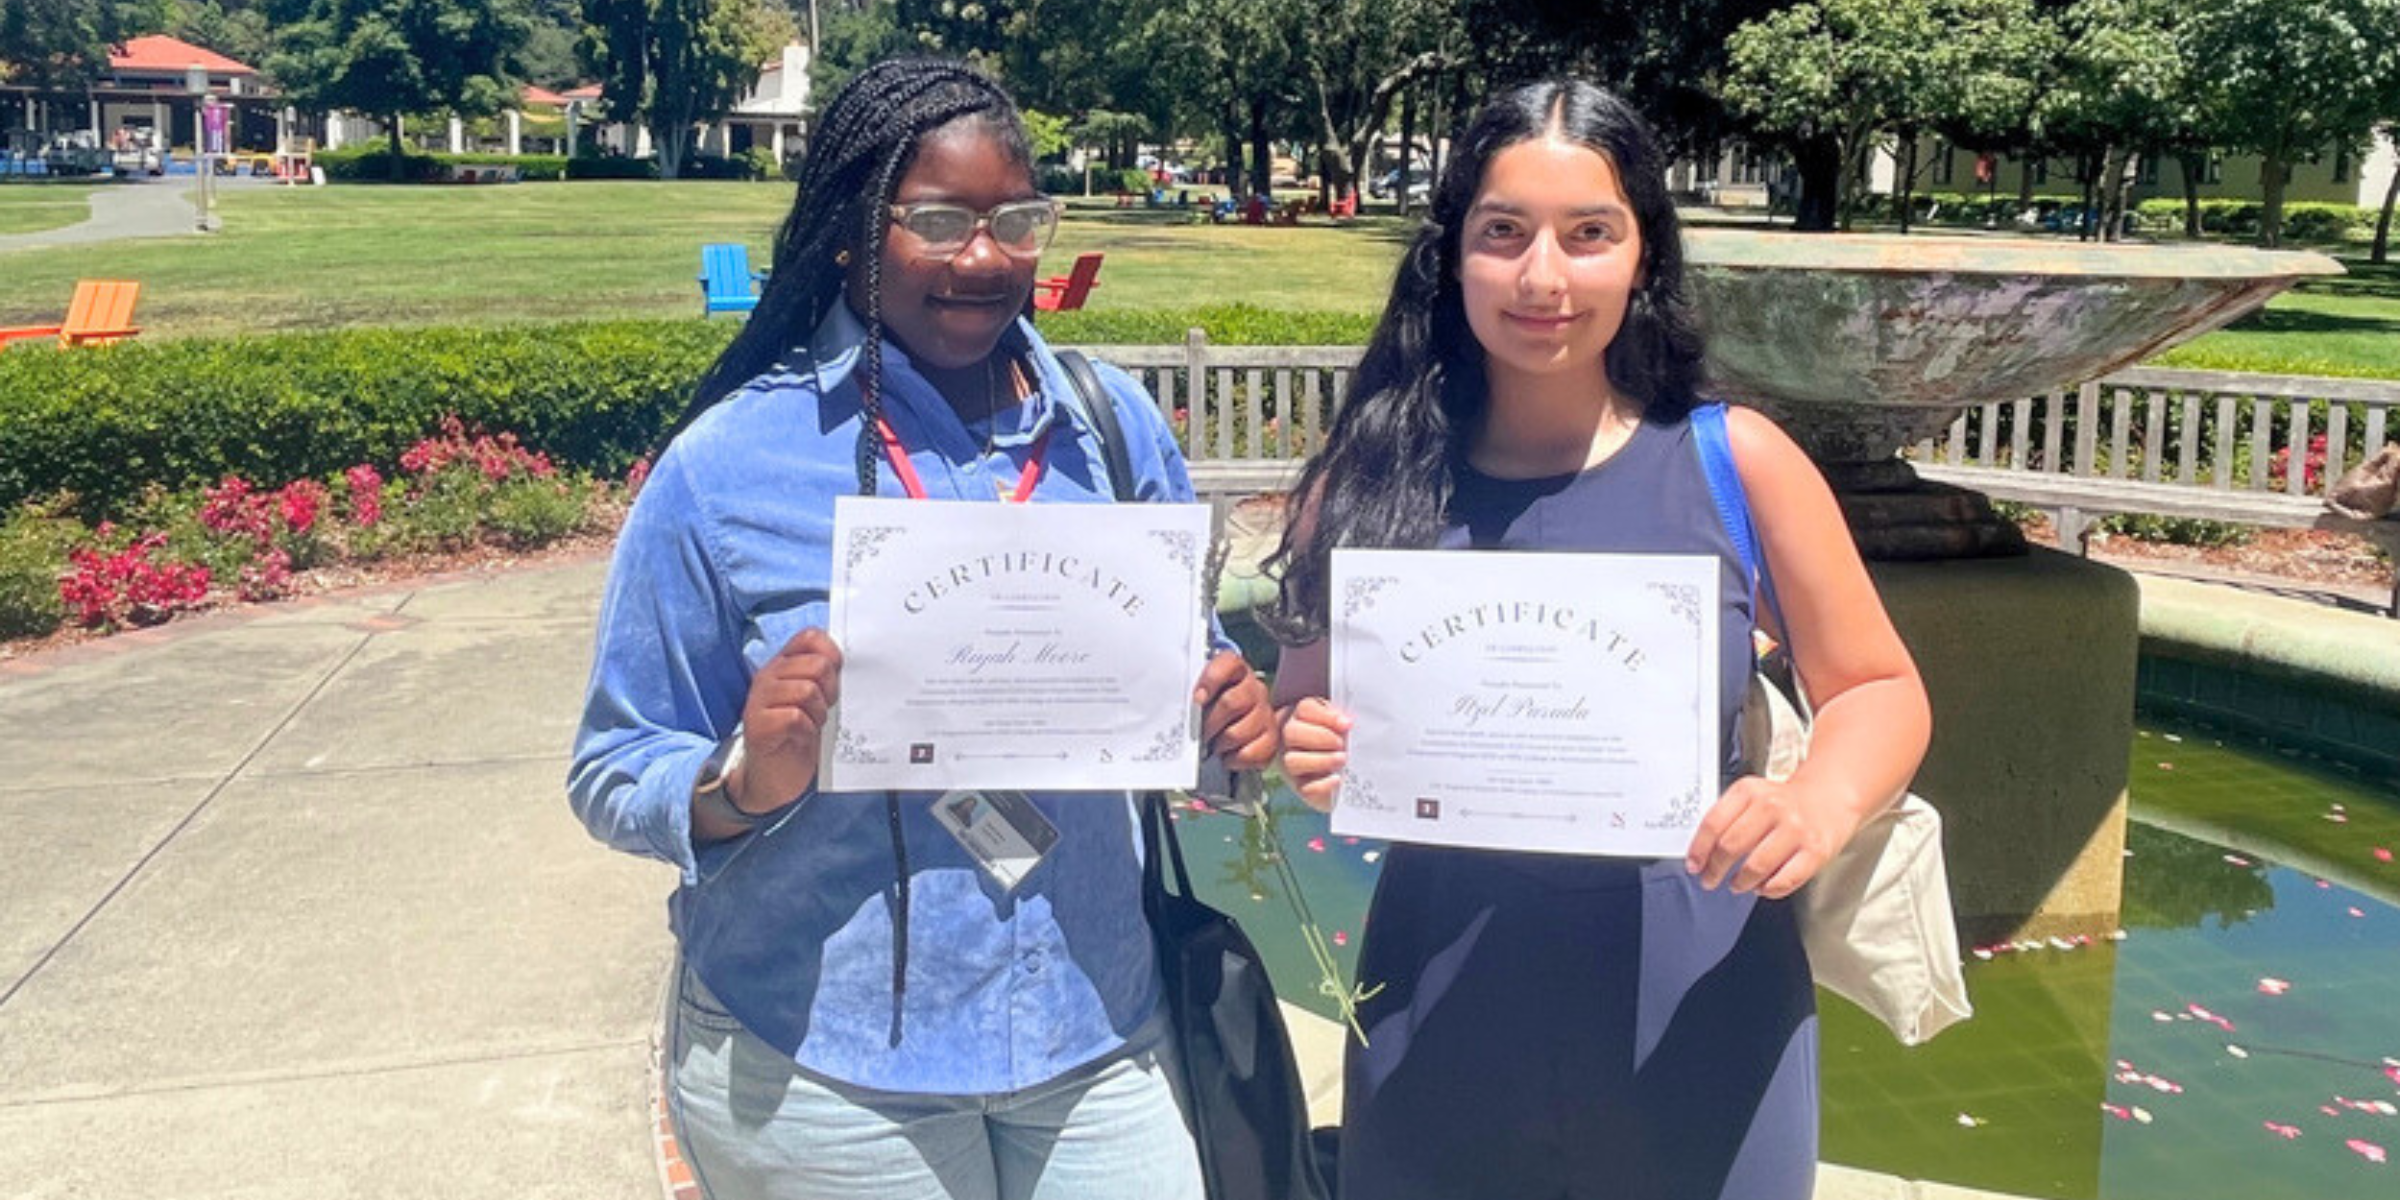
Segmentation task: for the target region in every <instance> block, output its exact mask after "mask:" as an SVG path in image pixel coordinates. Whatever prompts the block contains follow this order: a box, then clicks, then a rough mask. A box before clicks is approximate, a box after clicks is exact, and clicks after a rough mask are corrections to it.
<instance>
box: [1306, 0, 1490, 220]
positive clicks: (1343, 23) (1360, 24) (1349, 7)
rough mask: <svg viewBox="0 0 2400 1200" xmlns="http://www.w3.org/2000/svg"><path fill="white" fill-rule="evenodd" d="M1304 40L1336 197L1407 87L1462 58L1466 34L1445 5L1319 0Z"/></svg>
mask: <svg viewBox="0 0 2400 1200" xmlns="http://www.w3.org/2000/svg"><path fill="white" fill-rule="evenodd" d="M1304 28H1305V31H1306V36H1304V37H1303V38H1301V39H1300V45H1299V58H1300V62H1301V64H1302V66H1303V67H1304V69H1305V70H1306V72H1307V78H1308V80H1309V84H1310V87H1309V94H1308V107H1309V109H1310V116H1311V117H1312V118H1313V121H1312V123H1313V124H1314V126H1315V136H1316V138H1317V140H1318V155H1319V163H1320V170H1319V175H1320V176H1321V178H1322V179H1323V181H1324V187H1325V189H1326V190H1327V191H1328V192H1329V193H1332V194H1339V193H1341V192H1342V191H1344V190H1345V189H1347V188H1348V187H1350V186H1351V185H1352V184H1353V183H1354V182H1355V181H1356V180H1357V178H1358V175H1359V172H1360V170H1361V169H1362V164H1364V163H1365V162H1366V158H1367V151H1368V149H1369V147H1370V146H1372V145H1373V144H1374V141H1375V138H1376V136H1377V135H1379V134H1381V133H1382V132H1383V128H1384V125H1385V124H1386V123H1387V122H1388V121H1389V120H1390V118H1391V114H1392V104H1393V102H1394V101H1396V100H1397V99H1399V97H1400V93H1401V91H1402V89H1404V88H1406V87H1408V86H1409V85H1410V84H1412V83H1415V82H1416V81H1418V80H1420V79H1425V78H1429V77H1431V76H1433V75H1435V74H1437V73H1439V72H1441V71H1443V70H1444V69H1447V68H1449V67H1451V66H1453V65H1456V64H1458V63H1460V62H1462V61H1464V59H1465V57H1466V51H1465V44H1464V43H1465V30H1464V28H1463V27H1462V26H1460V25H1459V24H1458V23H1457V15H1456V10H1455V7H1454V5H1453V4H1451V3H1448V2H1446V0H1316V3H1315V4H1314V5H1313V7H1312V9H1311V10H1310V11H1309V13H1308V19H1307V24H1306V25H1305V26H1304Z"/></svg>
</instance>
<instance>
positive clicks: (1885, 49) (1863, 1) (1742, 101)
mask: <svg viewBox="0 0 2400 1200" xmlns="http://www.w3.org/2000/svg"><path fill="white" fill-rule="evenodd" d="M1942 16H1943V14H1942V13H1940V12H1939V11H1937V7H1936V4H1935V2H1934V0H1815V2H1812V3H1807V4H1800V5H1796V6H1794V7H1792V8H1788V9H1784V10H1783V11H1781V12H1776V13H1771V14H1769V15H1767V16H1765V17H1763V18H1760V19H1759V20H1756V21H1753V22H1751V23H1749V24H1747V25H1744V26H1742V27H1741V28H1740V29H1737V30H1735V31H1734V33H1733V38H1732V41H1731V44H1730V45H1729V46H1728V48H1727V49H1728V53H1729V57H1730V67H1729V70H1728V72H1727V74H1726V78H1725V86H1724V93H1725V99H1726V102H1727V103H1728V104H1730V105H1731V106H1732V107H1733V109H1734V111H1735V112H1737V113H1739V114H1741V115H1742V116H1744V117H1746V118H1747V119H1748V120H1749V121H1750V123H1751V124H1752V126H1753V127H1754V128H1756V129H1757V130H1758V131H1759V132H1761V133H1763V134H1765V135H1766V136H1768V137H1770V138H1773V139H1775V140H1777V141H1779V142H1781V143H1782V144H1784V145H1785V146H1787V147H1789V148H1790V149H1791V151H1792V154H1793V157H1794V159H1795V160H1797V162H1798V163H1799V166H1800V170H1801V174H1802V187H1803V193H1802V204H1801V211H1800V214H1799V216H1798V218H1797V220H1796V221H1795V224H1796V226H1797V227H1798V228H1801V229H1816V230H1825V229H1831V228H1833V227H1834V225H1835V223H1836V222H1837V220H1839V219H1842V214H1845V213H1847V211H1848V210H1849V207H1850V204H1849V201H1850V197H1851V191H1852V189H1853V187H1854V186H1855V181H1856V180H1857V179H1858V178H1859V177H1860V176H1861V175H1862V174H1863V173H1864V170H1865V166H1866V161H1867V155H1868V154H1869V152H1871V151H1872V150H1873V149H1874V147H1875V144H1876V138H1877V135H1878V134H1879V133H1880V132H1881V131H1883V130H1884V129H1886V128H1889V127H1891V126H1893V125H1895V124H1898V125H1901V126H1903V127H1906V128H1910V129H1914V128H1916V127H1917V126H1918V125H1920V124H1923V123H1927V122H1929V121H1930V119H1931V118H1932V117H1934V116H1935V115H1936V114H1935V113H1934V112H1933V110H1932V105H1931V104H1930V103H1929V101H1928V98H1927V91H1928V88H1929V86H1930V85H1931V82H1932V80H1933V78H1934V75H1935V71H1936V68H1937V66H1938V65H1939V62H1938V52H1939V48H1940V46H1941V43H1942V41H1943V39H1944V38H1945V37H1946V36H1948V33H1949V31H1948V30H1946V29H1945V28H1944V26H1943V25H1942V23H1941V22H1942Z"/></svg>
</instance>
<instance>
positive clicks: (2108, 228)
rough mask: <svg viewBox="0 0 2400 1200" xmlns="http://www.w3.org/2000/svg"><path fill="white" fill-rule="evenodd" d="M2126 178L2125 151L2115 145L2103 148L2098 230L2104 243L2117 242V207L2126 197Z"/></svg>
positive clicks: (2099, 181) (2101, 153)
mask: <svg viewBox="0 0 2400 1200" xmlns="http://www.w3.org/2000/svg"><path fill="white" fill-rule="evenodd" d="M2124 177H2125V152H2124V150H2122V149H2120V148H2119V147H2117V146H2114V145H2110V146H2106V147H2103V148H2102V149H2101V151H2100V177H2099V180H2098V183H2099V188H2100V228H2099V230H2098V234H2099V238H2100V240H2101V241H2103V242H2113V241H2115V240H2117V224H2118V222H2117V216H2118V213H2117V205H2118V204H2119V203H2120V202H2121V200H2122V197H2123V195H2124V191H2123V188H2122V186H2121V185H2122V183H2123V181H2124Z"/></svg>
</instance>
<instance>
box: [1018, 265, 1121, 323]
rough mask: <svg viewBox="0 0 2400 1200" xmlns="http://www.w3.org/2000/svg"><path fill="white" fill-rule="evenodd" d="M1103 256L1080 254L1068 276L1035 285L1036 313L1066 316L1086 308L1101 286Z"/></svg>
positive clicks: (1034, 300)
mask: <svg viewBox="0 0 2400 1200" xmlns="http://www.w3.org/2000/svg"><path fill="white" fill-rule="evenodd" d="M1103 257H1105V256H1104V255H1099V254H1078V255H1076V256H1075V266H1074V268H1073V269H1072V270H1069V271H1068V272H1067V273H1066V274H1064V275H1053V276H1051V277H1050V278H1048V279H1036V280H1034V281H1033V307H1034V311H1036V312H1065V311H1067V310H1069V309H1076V308H1082V307H1083V302H1084V300H1085V298H1087V297H1089V296H1090V295H1091V294H1092V289H1093V288H1096V287H1099V286H1100V260H1101V259H1102V258H1103Z"/></svg>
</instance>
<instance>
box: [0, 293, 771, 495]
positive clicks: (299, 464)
mask: <svg viewBox="0 0 2400 1200" xmlns="http://www.w3.org/2000/svg"><path fill="white" fill-rule="evenodd" d="M733 333H734V326H732V325H731V324H724V323H712V322H701V321H652V322H614V323H586V324H572V325H561V326H552V327H544V326H521V327H511V328H500V329H418V330H400V329H367V330H352V331H345V332H337V333H324V334H279V335H272V336H264V337H244V338H229V339H223V340H188V341H168V342H157V343H152V344H143V343H140V342H128V343H125V344H122V345H118V346H109V347H99V348H93V349H86V350H77V351H75V352H73V353H43V352H39V351H19V352H16V353H13V354H6V355H0V508H6V507H13V506H14V505H16V504H18V503H20V502H22V501H24V500H26V499H28V498H33V497H42V496H50V495H54V494H57V493H59V492H62V491H63V492H67V493H70V494H72V495H73V496H74V497H75V498H76V507H77V510H78V511H79V514H80V515H82V516H84V517H85V518H86V519H99V518H102V517H111V516H115V515H117V514H120V513H122V512H124V511H125V510H126V509H127V508H128V507H129V506H130V505H132V504H133V503H134V502H135V501H136V500H137V499H138V497H139V496H140V495H141V493H142V491H143V489H144V488H146V487H149V486H151V485H153V484H157V485H163V486H165V487H167V488H170V489H183V488H189V487H195V486H199V485H202V484H209V483H215V482H216V481H217V480H218V479H220V478H222V477H224V476H225V475H228V474H233V475H241V476H243V477H245V478H249V479H271V480H283V479H300V478H318V479H322V478H326V477H329V476H331V475H334V474H336V473H338V472H340V471H342V470H344V469H346V468H348V467H350V466H352V465H354V464H357V463H360V462H369V463H374V464H376V465H377V466H379V467H381V468H383V469H384V470H386V471H387V472H388V471H390V470H391V469H392V468H393V467H394V466H395V464H396V463H397V462H398V460H399V457H400V453H401V452H402V451H403V450H405V449H407V448H408V446H409V445H410V444H411V443H413V442H415V441H416V440H417V439H419V438H421V437H424V436H426V435H428V434H431V433H433V432H434V431H435V430H436V428H437V426H438V423H439V421H440V419H441V418H442V417H443V416H444V415H445V414H455V415H457V416H458V417H459V418H460V419H462V420H464V421H467V422H468V423H470V424H475V425H481V426H483V427H485V428H487V429H491V430H495V431H498V430H507V431H511V432H514V433H515V434H517V435H518V437H519V438H521V439H522V440H523V442H524V444H525V445H526V446H527V447H529V448H531V449H534V450H538V451H541V452H543V453H546V454H549V455H550V456H551V457H552V458H553V459H555V460H557V461H558V462H559V463H560V464H561V465H562V466H568V467H573V468H581V469H584V470H588V471H592V472H594V473H597V474H602V475H616V474H619V473H621V472H623V471H624V470H625V468H626V467H628V466H629V465H631V464H632V462H633V460H634V459H635V458H637V457H639V456H641V455H643V454H645V453H648V452H650V451H651V450H652V449H654V448H655V443H656V442H657V441H658V439H659V438H660V437H661V436H662V435H663V434H664V433H665V431H666V429H667V427H668V426H669V425H670V424H672V423H673V421H674V419H675V417H676V416H677V415H679V414H680V413H681V412H682V411H683V406H684V403H685V402H686V400H687V399H688V398H689V396H690V392H691V389H692V386H693V384H694V383H695V382H696V381H697V380H698V379H699V378H700V375H701V373H702V372H703V371H704V370H706V369H707V367H708V364H709V363H710V362H711V361H712V360H713V359H714V358H715V357H716V355H717V353H718V352H719V351H720V350H722V349H723V348H724V346H725V344H726V343H727V342H728V341H730V340H731V339H732V336H733Z"/></svg>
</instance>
